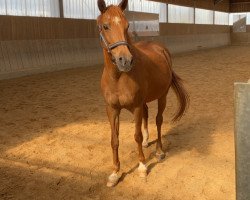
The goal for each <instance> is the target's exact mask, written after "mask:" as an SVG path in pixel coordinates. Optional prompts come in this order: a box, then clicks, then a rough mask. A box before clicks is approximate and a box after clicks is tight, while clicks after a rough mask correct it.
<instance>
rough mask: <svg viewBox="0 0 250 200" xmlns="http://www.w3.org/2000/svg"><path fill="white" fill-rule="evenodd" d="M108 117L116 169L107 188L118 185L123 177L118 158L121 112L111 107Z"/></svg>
mask: <svg viewBox="0 0 250 200" xmlns="http://www.w3.org/2000/svg"><path fill="white" fill-rule="evenodd" d="M107 115H108V118H109V122H110V126H111V147H112V151H113V167H114V170H113V173H112V174H111V175H110V176H109V178H108V183H107V186H108V187H112V186H115V185H116V184H117V183H118V181H119V179H120V177H121V175H120V174H119V170H120V161H119V156H118V148H119V123H120V122H119V115H120V110H118V109H114V108H113V107H111V106H107Z"/></svg>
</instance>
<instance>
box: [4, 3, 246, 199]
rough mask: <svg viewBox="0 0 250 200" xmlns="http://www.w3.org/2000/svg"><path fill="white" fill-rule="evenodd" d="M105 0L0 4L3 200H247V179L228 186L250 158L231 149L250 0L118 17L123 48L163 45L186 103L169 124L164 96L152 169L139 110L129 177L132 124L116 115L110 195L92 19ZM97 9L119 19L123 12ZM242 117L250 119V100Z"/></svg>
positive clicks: (131, 7)
mask: <svg viewBox="0 0 250 200" xmlns="http://www.w3.org/2000/svg"><path fill="white" fill-rule="evenodd" d="M100 2H101V3H100ZM103 2H104V1H102V0H99V7H98V1H97V0H39V1H38V0H22V1H20V0H0V199H23V200H27V199H44V200H47V199H83V200H91V199H93V200H99V199H100V200H113V199H119V200H120V199H121V200H123V199H124V200H130V199H131V200H134V199H140V200H235V199H238V200H249V198H250V192H249V187H248V188H247V187H246V185H244V184H241V183H242V182H243V181H245V182H246V180H247V181H248V186H249V181H250V175H249V171H250V170H249V171H248V175H247V174H244V177H245V178H244V177H243V178H242V179H241V178H238V177H237V176H238V175H239V177H240V175H241V173H242V171H241V170H238V168H239V169H240V167H242V165H244V163H245V162H243V161H242V160H241V159H243V158H245V159H246V157H247V156H248V160H247V161H246V162H248V163H249V160H250V158H249V154H248V155H247V153H249V149H248V151H247V153H246V154H244V155H243V154H242V152H241V151H240V150H239V149H240V148H239V149H237V148H236V147H237V145H236V143H237V140H236V137H238V136H237V134H236V133H235V130H236V129H237V127H238V125H237V126H236V124H235V119H238V118H237V116H236V114H235V113H236V110H237V109H236V107H237V106H235V105H236V103H235V102H236V100H237V97H238V95H236V92H235V83H244V84H245V85H247V82H248V80H249V79H250V1H248V0H206V1H205V0H152V1H151V0H128V4H127V7H126V9H125V10H124V11H123V13H124V15H122V16H123V18H124V17H126V19H127V20H128V22H129V28H128V35H129V36H130V40H131V41H130V42H131V43H129V44H131V45H132V44H135V43H136V42H138V41H143V40H146V41H153V42H157V43H160V44H161V45H163V46H165V47H166V48H167V49H168V50H169V52H170V54H171V57H172V66H171V67H172V69H173V70H174V71H175V72H176V74H178V76H179V77H181V79H183V85H184V87H185V88H186V90H187V92H188V94H189V101H190V103H189V108H188V109H187V111H186V112H185V114H184V116H183V117H182V118H181V119H180V120H179V121H176V122H172V121H171V120H172V117H173V116H174V114H175V113H176V110H178V100H177V97H176V95H175V93H174V90H172V89H170V90H169V93H168V95H167V107H166V110H165V111H164V114H163V124H162V129H161V130H162V136H161V138H162V139H161V140H162V148H163V151H164V153H165V155H166V156H165V158H164V159H162V160H161V161H159V160H158V159H156V157H155V154H156V144H158V142H157V127H156V122H155V121H156V115H157V101H152V102H150V103H147V106H148V111H149V118H148V126H149V127H148V132H149V143H148V147H147V148H146V147H143V152H144V155H145V162H144V163H145V167H146V168H147V176H146V177H144V178H141V177H140V176H139V175H138V164H139V160H138V148H137V143H136V141H135V138H134V134H135V118H134V115H133V114H131V113H130V112H129V111H127V110H126V109H123V110H122V111H121V115H120V128H119V127H118V131H120V132H119V159H120V171H119V173H120V174H121V175H120V178H119V182H118V183H117V184H116V185H115V186H114V187H107V181H108V179H109V176H110V174H111V173H112V170H113V155H112V152H113V151H112V148H111V146H112V147H113V145H111V144H110V141H111V127H110V123H109V119H108V117H107V112H106V105H107V103H106V102H105V99H104V97H103V93H102V90H101V78H102V73H103V71H105V67H104V56H103V53H104V54H105V52H106V53H107V49H106V48H105V44H104V39H103V38H102V39H100V35H101V33H102V31H103V30H102V27H101V28H100V26H99V28H98V26H97V21H96V19H97V17H98V16H99V15H105V12H107V11H108V9H109V7H107V8H106V10H107V11H106V10H104V11H102V12H100V10H99V9H100V5H101V6H103V5H104V3H103ZM105 2H106V6H109V5H114V6H118V7H116V8H115V9H120V10H119V12H122V11H121V8H122V6H121V4H122V3H123V4H124V5H125V3H126V1H124V0H106V1H105ZM124 2H125V3H124ZM124 5H123V6H124ZM124 19H125V18H124ZM111 20H113V18H112V16H111ZM119 20H120V19H117V18H115V19H114V20H113V21H114V22H116V23H117V24H119ZM117 26H118V25H117ZM103 27H104V28H105V30H106V29H108V28H109V27H105V26H103ZM111 30H112V29H110V31H111ZM126 30H127V29H126ZM112 31H115V29H113V30H112ZM105 34H106V35H107V32H105ZM113 36H114V35H113ZM113 36H112V35H111V36H110V35H109V37H106V38H110V37H113ZM125 42H127V41H125ZM124 44H125V43H122V44H120V45H124ZM125 46H126V45H125ZM125 46H123V48H127V49H130V48H128V47H125ZM119 48H120V47H119ZM119 48H118V47H117V49H119ZM132 49H133V47H132ZM113 51H115V49H112V50H111V53H110V56H111V54H112V52H113ZM131 52H132V51H131ZM108 55H109V54H108ZM132 55H133V53H132ZM112 56H113V55H112ZM110 59H111V58H110ZM140 59H141V60H143V59H144V58H140ZM157 59H158V57H156V61H157ZM134 62H135V63H136V62H137V60H136V59H135V60H134ZM111 63H112V62H111ZM166 64H167V63H166ZM112 66H113V67H114V69H116V70H118V68H116V63H114V62H113V64H112ZM139 67H141V68H143V67H144V66H139ZM132 70H133V66H132ZM119 73H120V74H121V76H123V75H124V76H129V73H130V72H119ZM126 73H127V74H126ZM155 73H156V72H155ZM153 74H154V72H153V73H152V76H153ZM138 76H140V75H139V74H138ZM248 85H249V84H248ZM248 91H250V90H248ZM246 95H248V99H250V97H249V93H248V94H246ZM245 104H247V103H246V102H245ZM237 105H238V104H237ZM244 110H246V111H248V113H249V110H250V106H249V102H248V109H239V112H242V111H244ZM239 116H242V115H239ZM248 116H249V115H248ZM249 119H250V117H249V118H248V119H246V120H245V121H246V123H245V125H243V127H245V130H246V126H248V127H249V124H250V122H249ZM136 121H137V120H136ZM236 121H237V122H238V121H239V120H236ZM248 122H249V123H248ZM239 123H243V122H242V121H240V122H239ZM249 128H250V127H249ZM142 131H143V125H142ZM236 132H237V131H236ZM247 132H248V133H249V132H250V129H247ZM245 133H246V132H245ZM239 138H240V136H239ZM112 140H113V136H112ZM239 141H240V140H239ZM138 144H139V143H138ZM237 144H238V143H237ZM248 144H250V138H249V136H248ZM238 145H239V146H238V147H242V146H241V145H240V144H238ZM248 148H249V146H248ZM238 158H239V159H238ZM238 160H239V163H238ZM240 161H242V162H240ZM242 163H243V164H242ZM249 166H250V164H249V165H248V169H249ZM241 177H242V176H241ZM243 179H244V180H243ZM244 187H245V189H244ZM242 188H243V189H242ZM238 190H239V191H241V192H239V193H240V194H237V193H238ZM236 196H237V197H238V198H236Z"/></svg>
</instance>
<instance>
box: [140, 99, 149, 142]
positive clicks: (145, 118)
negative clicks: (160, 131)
mask: <svg viewBox="0 0 250 200" xmlns="http://www.w3.org/2000/svg"><path fill="white" fill-rule="evenodd" d="M143 126H144V130H143V142H142V146H143V147H148V138H149V133H148V106H147V104H144V105H143Z"/></svg>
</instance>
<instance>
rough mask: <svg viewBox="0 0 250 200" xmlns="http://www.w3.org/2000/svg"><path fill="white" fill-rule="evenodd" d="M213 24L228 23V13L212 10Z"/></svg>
mask: <svg viewBox="0 0 250 200" xmlns="http://www.w3.org/2000/svg"><path fill="white" fill-rule="evenodd" d="M214 17H215V18H214V24H218V25H229V14H228V13H225V12H218V11H215V12H214Z"/></svg>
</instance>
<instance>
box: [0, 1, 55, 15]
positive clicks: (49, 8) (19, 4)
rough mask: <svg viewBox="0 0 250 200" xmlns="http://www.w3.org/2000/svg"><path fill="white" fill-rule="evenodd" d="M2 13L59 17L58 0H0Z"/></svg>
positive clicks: (0, 12)
mask: <svg viewBox="0 0 250 200" xmlns="http://www.w3.org/2000/svg"><path fill="white" fill-rule="evenodd" d="M0 14H2V15H18V16H38V17H59V16H60V14H59V2H58V0H39V1H34V0H22V1H21V0H8V1H6V0H0Z"/></svg>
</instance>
